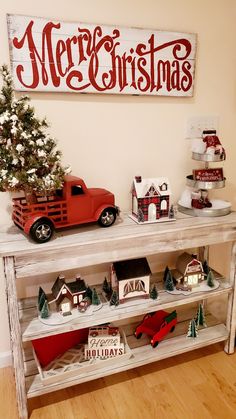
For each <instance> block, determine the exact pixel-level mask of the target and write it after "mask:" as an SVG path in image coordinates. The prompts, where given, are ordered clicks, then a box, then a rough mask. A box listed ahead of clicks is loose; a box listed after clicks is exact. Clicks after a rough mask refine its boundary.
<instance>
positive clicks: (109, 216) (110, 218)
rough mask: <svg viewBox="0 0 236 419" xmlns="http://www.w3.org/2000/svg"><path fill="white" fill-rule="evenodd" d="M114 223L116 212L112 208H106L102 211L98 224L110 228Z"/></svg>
mask: <svg viewBox="0 0 236 419" xmlns="http://www.w3.org/2000/svg"><path fill="white" fill-rule="evenodd" d="M115 221H116V212H115V210H114V209H113V208H106V209H104V210H103V211H102V213H101V215H100V217H99V220H98V223H99V224H100V226H102V227H110V226H111V225H112V224H113V223H114V222H115Z"/></svg>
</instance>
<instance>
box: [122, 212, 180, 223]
mask: <svg viewBox="0 0 236 419" xmlns="http://www.w3.org/2000/svg"><path fill="white" fill-rule="evenodd" d="M129 218H131V220H133V221H135V222H136V223H137V224H154V223H167V222H169V221H176V218H169V217H161V218H159V219H158V220H152V221H138V219H137V218H136V217H134V216H133V215H132V214H129Z"/></svg>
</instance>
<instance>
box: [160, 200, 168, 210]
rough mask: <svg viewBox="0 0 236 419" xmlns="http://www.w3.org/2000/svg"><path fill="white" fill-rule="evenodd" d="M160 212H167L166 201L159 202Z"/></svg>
mask: <svg viewBox="0 0 236 419" xmlns="http://www.w3.org/2000/svg"><path fill="white" fill-rule="evenodd" d="M161 210H162V211H165V210H167V201H166V199H163V201H161Z"/></svg>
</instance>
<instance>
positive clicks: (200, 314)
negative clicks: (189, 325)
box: [195, 304, 207, 327]
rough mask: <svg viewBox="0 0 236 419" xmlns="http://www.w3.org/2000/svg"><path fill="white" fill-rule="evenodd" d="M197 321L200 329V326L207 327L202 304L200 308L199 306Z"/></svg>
mask: <svg viewBox="0 0 236 419" xmlns="http://www.w3.org/2000/svg"><path fill="white" fill-rule="evenodd" d="M195 321H196V325H197V327H199V326H204V327H207V324H206V320H205V314H204V309H203V305H202V304H199V306H198V312H197V317H196V320H195Z"/></svg>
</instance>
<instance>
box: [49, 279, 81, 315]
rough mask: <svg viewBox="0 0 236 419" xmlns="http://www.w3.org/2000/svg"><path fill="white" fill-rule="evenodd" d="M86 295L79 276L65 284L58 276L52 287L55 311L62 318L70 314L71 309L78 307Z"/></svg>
mask: <svg viewBox="0 0 236 419" xmlns="http://www.w3.org/2000/svg"><path fill="white" fill-rule="evenodd" d="M85 293H86V285H85V282H84V280H83V279H81V278H80V276H79V275H77V276H76V280H75V281H73V282H66V281H65V277H64V276H63V275H59V276H58V277H57V279H56V281H55V282H54V284H53V287H52V295H53V300H51V301H50V304H51V303H54V302H55V303H56V307H57V310H58V311H60V312H61V313H62V315H63V316H67V315H70V314H71V310H72V308H75V307H78V306H79V304H80V303H81V301H82V300H83V299H84V297H85Z"/></svg>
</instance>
